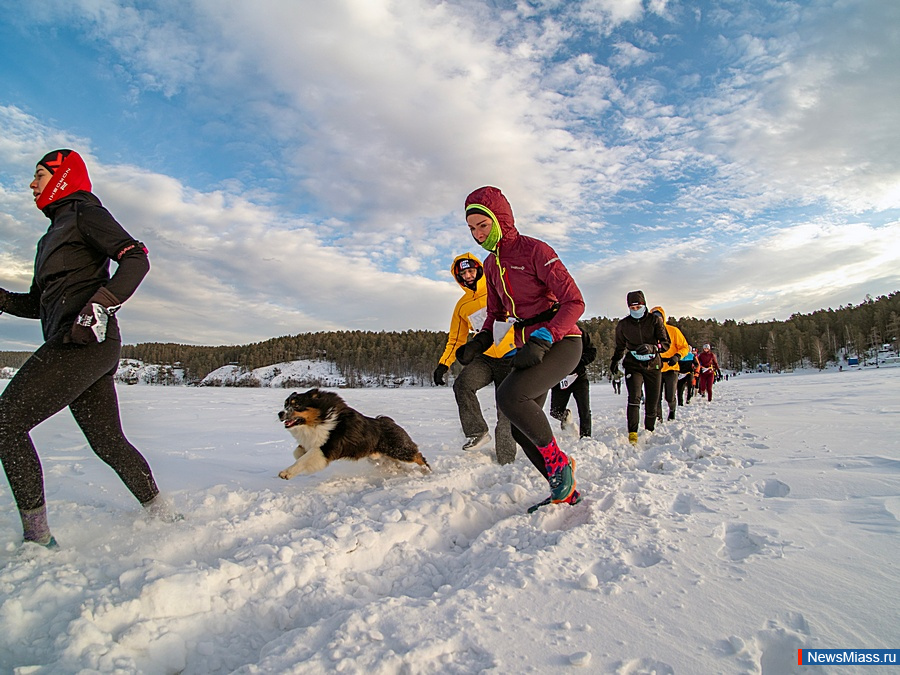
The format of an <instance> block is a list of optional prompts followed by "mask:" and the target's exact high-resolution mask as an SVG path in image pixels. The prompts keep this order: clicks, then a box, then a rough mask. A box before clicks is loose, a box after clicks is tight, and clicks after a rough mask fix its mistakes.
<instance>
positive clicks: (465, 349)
mask: <svg viewBox="0 0 900 675" xmlns="http://www.w3.org/2000/svg"><path fill="white" fill-rule="evenodd" d="M492 344H494V338H492V337H491V334H490V333H489V332H487V331H486V330H483V331H481V332H479V333H478V334H477V335H476V336H475V337H473V338H472V339H471V340H469V341H468V342H467V343H466V344H464V345H463V346H462V347H460V348H459V349H457V350H456V360H457V361H459V362H460V363H461V364H462V365H464V366H467V365H469V364H470V363H472V361H474V360H475V357H476V356H478V355H479V354H484V353H485V352H486V351H487V348H488V347H490V346H491V345H492Z"/></svg>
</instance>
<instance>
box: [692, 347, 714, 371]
mask: <svg viewBox="0 0 900 675" xmlns="http://www.w3.org/2000/svg"><path fill="white" fill-rule="evenodd" d="M697 361H698V362H699V363H700V368H701V369H702V370H703V371H704V372H705V371H707V370H709V369H710V368H712V369H713V370H714V371H716V372H717V373H718V372H719V359H717V358H716V355H715V354H713V353H712V352H703V351H701V352H700V353H699V354H697Z"/></svg>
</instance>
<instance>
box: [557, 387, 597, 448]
mask: <svg viewBox="0 0 900 675" xmlns="http://www.w3.org/2000/svg"><path fill="white" fill-rule="evenodd" d="M570 396H573V397H574V398H575V405H576V406H577V407H578V426H579V435H580V436H581V437H582V438H586V437H588V436H590V435H591V383H590V382H589V381H588V379H587V375H583V376H579V377H578V379H576V380H575V381H574V382H573V383H572V384H571V385H569V386H568V387H566V388H565V389H563V388H562V387H561V386H559V382H557V383H556V384H554V385H553V388H552V389H551V390H550V416H551V417H555V418H556V419H558V420H562V419H563V418H564V417H565V415H566V406H568V405H569V397H570Z"/></svg>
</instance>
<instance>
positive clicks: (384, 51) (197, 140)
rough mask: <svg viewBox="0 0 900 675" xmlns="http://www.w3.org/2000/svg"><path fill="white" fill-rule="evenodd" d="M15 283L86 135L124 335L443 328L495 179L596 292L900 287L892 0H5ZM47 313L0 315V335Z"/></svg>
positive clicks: (656, 299) (747, 303) (737, 296)
mask: <svg viewBox="0 0 900 675" xmlns="http://www.w3.org/2000/svg"><path fill="white" fill-rule="evenodd" d="M0 10H2V15H3V17H4V18H3V19H2V21H0V245H2V248H0V286H2V287H4V288H7V289H10V290H16V291H24V290H26V289H27V288H28V286H29V284H30V280H31V266H32V262H33V255H34V246H35V244H36V242H37V240H38V238H39V237H40V236H41V234H42V233H43V232H44V231H45V229H46V226H47V221H46V219H45V218H44V216H43V215H42V214H41V213H40V212H38V211H37V210H36V209H35V208H34V205H33V202H32V199H31V194H30V191H29V190H28V189H27V185H28V183H29V181H30V178H31V174H32V172H33V169H34V164H35V162H36V161H37V159H39V158H40V157H41V156H42V155H43V154H44V153H45V152H47V151H48V150H51V149H54V148H57V147H72V148H75V149H77V150H78V151H79V152H81V153H82V154H83V155H84V156H85V159H86V161H87V163H88V168H89V170H90V173H91V177H92V180H93V183H94V191H95V193H96V194H97V195H98V196H99V197H100V199H101V200H102V201H103V202H104V204H106V205H107V206H108V207H109V208H110V210H111V211H112V213H113V214H114V215H115V216H116V217H117V219H118V220H119V221H120V222H121V223H122V224H123V225H124V226H125V227H126V229H128V230H129V231H130V232H131V233H132V234H133V235H134V236H135V237H137V238H138V239H141V240H143V241H144V242H145V243H146V244H147V245H148V247H149V249H150V256H151V263H152V270H151V273H150V275H149V276H148V277H147V279H146V280H145V282H144V284H143V285H142V286H141V288H140V289H139V291H138V293H137V294H136V295H135V296H134V297H133V298H132V299H131V300H130V301H129V302H128V304H127V305H126V307H125V309H124V310H123V311H122V324H123V328H124V330H123V333H124V339H125V341H126V342H129V343H135V342H156V341H158V342H170V341H172V342H185V343H193V344H235V343H247V342H254V341H259V340H265V339H267V338H269V337H273V336H278V335H288V334H294V333H299V332H308V331H319V330H345V329H348V330H357V329H358V330H407V329H432V330H446V328H447V326H448V325H449V317H450V312H451V311H452V308H453V305H454V303H455V301H456V298H457V296H458V294H459V289H458V286H456V284H455V283H453V282H452V281H451V279H450V276H449V272H448V266H449V264H450V261H451V260H452V258H453V257H454V256H455V255H456V254H458V253H461V252H464V251H467V250H469V251H473V252H475V253H477V254H480V253H481V251H480V249H478V248H477V246H476V245H475V243H474V242H473V241H472V240H471V238H470V237H469V235H468V231H467V229H466V227H465V224H464V220H463V214H462V204H463V200H464V198H465V196H466V194H468V192H470V191H471V190H472V189H474V188H476V187H479V186H481V185H486V184H491V185H496V186H498V187H500V188H501V189H502V190H503V191H504V192H505V193H506V194H507V196H508V197H509V199H510V201H511V203H512V205H513V210H514V212H515V215H516V218H517V223H518V226H519V229H520V231H521V232H523V233H524V234H529V235H532V236H537V237H539V238H542V239H544V240H546V241H548V242H549V243H550V244H551V245H552V246H553V247H554V248H555V249H556V250H557V252H558V253H559V254H560V256H561V258H562V259H563V261H564V262H565V263H566V265H567V266H568V267H569V269H570V271H571V272H572V274H573V276H574V277H575V279H576V281H577V282H578V284H579V286H580V288H581V289H582V292H583V294H584V296H585V299H586V302H587V311H586V316H587V317H590V316H621V315H623V314H624V313H625V311H626V308H625V306H624V304H625V294H626V292H627V291H629V290H631V289H635V288H641V289H643V290H644V292H645V294H646V296H647V298H648V301H649V302H651V303H653V304H662V305H663V306H664V307H665V308H666V309H667V310H668V312H669V314H670V315H672V316H676V317H677V316H686V315H691V316H697V317H714V318H717V319H719V320H724V319H736V320H747V321H752V320H757V319H772V318H779V319H783V318H787V317H788V316H790V315H791V314H792V313H794V312H808V311H812V310H815V309H819V308H825V307H837V306H839V305H842V304H850V303H853V304H856V303H859V302H861V301H863V299H864V298H865V296H866V295H867V294H871V295H879V294H883V293H888V292H891V291H895V290H898V289H900V244H898V243H897V242H898V241H900V124H898V123H900V116H898V113H897V111H898V110H900V80H898V78H897V77H896V74H895V71H896V64H897V63H900V36H898V32H897V30H896V27H897V26H898V25H900V4H898V3H897V2H895V0H866V1H863V0H859V1H856V0H827V1H826V0H823V1H813V2H796V3H792V2H783V1H779V2H774V1H773V2H763V1H760V0H750V1H747V0H741V1H735V2H730V1H728V0H720V1H718V2H708V3H707V2H692V3H683V2H669V1H666V0H650V1H643V2H641V1H639V0H591V1H586V2H572V1H571V0H568V1H555V0H548V1H545V2H541V1H537V2H526V1H521V2H505V1H499V0H497V1H490V2H485V1H483V0H480V1H477V2H476V1H469V0H454V1H449V2H442V3H438V2H433V1H423V0H405V1H401V2H385V1H381V0H334V1H332V2H327V3H322V2H312V1H311V0H255V1H254V2H249V1H248V2H237V1H232V2H221V1H220V0H195V1H193V2H190V1H188V2H177V3H176V2H169V1H167V0H160V1H157V2H122V1H116V0H68V1H67V2H56V1H53V0H51V1H49V2H42V3H25V4H22V3H18V2H12V1H10V0H0ZM39 343H40V331H39V328H38V326H37V322H29V321H25V320H21V319H16V318H11V317H6V316H4V317H3V319H2V320H0V349H29V348H33V347H35V346H36V345H38V344H39Z"/></svg>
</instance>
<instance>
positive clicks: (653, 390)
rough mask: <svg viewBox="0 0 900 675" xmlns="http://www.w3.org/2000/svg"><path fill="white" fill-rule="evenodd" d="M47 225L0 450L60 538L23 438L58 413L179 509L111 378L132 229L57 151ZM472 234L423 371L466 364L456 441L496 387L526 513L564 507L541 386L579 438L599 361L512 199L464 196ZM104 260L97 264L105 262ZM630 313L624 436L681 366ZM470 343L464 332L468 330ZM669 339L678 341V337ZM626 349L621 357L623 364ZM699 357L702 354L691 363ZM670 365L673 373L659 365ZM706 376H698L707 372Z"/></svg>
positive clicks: (49, 540)
mask: <svg viewBox="0 0 900 675" xmlns="http://www.w3.org/2000/svg"><path fill="white" fill-rule="evenodd" d="M29 187H30V189H31V191H32V195H33V197H34V201H35V204H36V206H37V207H38V209H40V210H41V211H42V212H43V213H44V215H46V216H47V218H49V219H50V227H49V229H48V230H47V232H46V233H45V234H44V236H43V237H42V238H41V239H40V241H39V242H38V246H37V256H36V259H35V271H34V277H33V280H32V285H31V288H30V289H29V291H27V292H19V293H16V292H11V291H7V290H5V289H0V313H2V312H7V313H9V314H12V315H15V316H20V317H25V318H33V319H40V321H41V326H42V330H43V336H44V344H43V345H42V346H41V347H40V348H39V349H38V350H37V351H36V352H35V353H34V354H33V355H32V356H31V357H30V358H29V359H28V360H27V361H26V363H25V364H24V365H23V366H22V368H21V369H20V370H19V371H18V373H17V374H16V375H15V377H14V378H13V379H12V380H11V381H10V382H9V384H8V385H7V387H6V389H5V390H4V391H3V393H2V394H0V460H2V464H3V469H4V471H5V473H6V476H7V479H8V481H9V484H10V487H11V488H12V492H13V496H14V498H15V500H16V504H17V506H18V509H19V514H20V517H21V520H22V528H23V533H24V540H25V542H27V543H30V544H37V545H41V546H45V547H48V548H54V547H56V546H57V544H56V540H55V538H54V536H53V535H52V534H51V531H50V527H49V524H48V521H47V508H46V498H45V491H44V482H43V471H42V467H41V462H40V459H39V457H38V454H37V451H36V450H35V447H34V445H33V443H32V441H31V436H30V432H31V430H32V429H33V428H34V427H35V426H37V425H38V424H39V423H41V422H42V421H44V420H46V419H47V418H49V417H50V416H52V415H53V414H55V413H56V412H58V411H59V410H61V409H63V408H65V407H68V408H70V410H71V411H72V414H73V415H74V417H75V420H76V422H77V423H78V425H79V426H80V427H81V429H82V431H83V432H84V434H85V436H86V438H87V440H88V443H89V445H90V446H91V448H92V450H93V451H94V452H95V453H96V454H97V456H98V457H100V458H101V459H102V460H103V461H104V462H106V463H107V464H108V465H109V466H110V467H112V468H113V470H114V471H115V472H116V473H117V474H118V475H119V477H120V478H121V480H122V481H123V482H124V484H125V485H126V486H127V487H128V489H129V490H130V491H131V492H132V494H134V496H135V497H136V498H137V500H138V501H139V502H140V503H141V504H142V505H143V506H144V507H145V508H146V509H147V513H148V514H149V515H151V516H153V517H157V518H161V519H164V520H176V519H179V518H180V517H181V516H180V515H179V514H177V513H175V512H174V511H172V509H171V508H170V506H169V505H168V504H167V503H166V502H165V501H164V500H162V499H161V497H160V495H159V489H158V487H157V485H156V482H155V480H154V477H153V473H152V471H151V469H150V466H149V464H148V463H147V461H146V459H145V458H144V457H143V456H142V455H141V453H140V452H139V451H138V450H137V448H135V447H134V446H133V445H132V444H131V443H130V442H129V441H128V440H127V439H126V437H125V435H124V433H123V431H122V426H121V422H120V417H119V408H118V400H117V398H116V393H115V386H114V381H113V375H114V374H115V372H116V370H117V367H118V363H119V357H120V354H121V339H120V334H119V330H118V323H117V318H116V311H117V310H118V309H119V308H120V307H121V306H122V304H123V303H124V302H125V301H127V300H128V299H129V298H130V297H131V295H132V294H133V293H134V292H135V290H136V289H137V287H138V285H139V284H140V283H141V281H142V280H143V278H144V276H145V275H146V274H147V272H148V271H149V268H150V265H149V261H148V256H147V249H146V247H145V246H144V245H143V244H142V243H141V242H140V241H138V240H136V239H134V238H133V237H132V236H131V235H130V234H129V233H128V232H126V230H125V229H124V228H123V227H122V226H121V225H120V224H119V223H118V222H117V221H116V220H115V218H113V216H112V215H111V214H110V213H109V211H108V210H107V209H106V208H104V207H103V205H102V204H101V203H100V200H99V199H98V198H97V197H96V196H95V195H94V194H93V193H92V191H91V190H92V185H91V181H90V179H89V176H88V171H87V167H86V166H85V164H84V161H83V160H82V158H81V156H80V155H79V154H78V153H77V152H75V151H73V150H68V149H62V150H55V151H53V152H50V153H47V155H45V156H44V157H42V158H41V160H40V161H39V162H38V163H37V165H36V168H35V172H34V179H33V180H32V182H31V184H30V185H29ZM465 220H466V225H467V227H468V228H469V232H470V234H471V235H472V237H473V238H474V240H475V241H476V242H478V243H479V244H480V245H481V246H482V248H484V249H485V250H486V251H487V252H488V255H487V257H486V259H485V261H484V263H480V262H479V261H478V259H477V258H476V257H475V256H473V255H471V254H464V255H462V256H459V257H458V258H456V259H455V260H454V262H453V265H452V267H451V272H452V274H453V276H454V278H455V279H456V280H457V281H458V283H459V284H460V286H461V287H462V288H463V290H464V295H463V297H462V298H461V299H460V301H459V303H457V306H456V309H455V313H454V319H453V323H452V325H451V334H450V339H449V340H448V342H447V347H446V349H445V351H444V354H443V355H442V357H441V359H440V362H439V364H438V367H437V368H436V369H435V372H434V381H435V384H438V385H440V384H444V383H445V376H446V374H447V371H448V370H449V366H450V365H451V364H452V362H453V360H456V361H458V362H459V363H460V364H461V365H463V366H464V368H463V371H462V373H461V374H460V375H459V376H458V377H457V378H456V380H455V382H454V387H453V388H454V393H455V395H456V400H457V403H458V407H459V414H460V421H461V423H462V426H463V430H464V433H465V434H466V442H465V445H464V448H466V449H474V448H478V447H480V446H482V445H484V444H485V443H487V442H489V441H490V436H489V434H488V427H487V423H486V422H485V420H484V417H483V415H482V414H481V410H480V406H479V405H478V401H477V398H476V396H475V393H476V392H477V390H478V389H480V388H481V387H483V386H486V385H487V384H489V383H494V385H495V387H496V403H497V411H498V415H497V416H498V420H497V425H496V427H495V435H496V447H495V449H496V452H497V459H498V461H499V462H500V463H507V462H511V461H513V459H514V458H515V454H516V445H519V446H521V447H522V449H523V451H524V452H525V455H526V456H527V457H528V459H529V460H530V461H531V462H532V464H533V465H534V467H535V468H536V469H537V471H539V472H540V473H541V475H542V476H544V478H545V479H546V480H547V482H548V486H549V492H550V494H549V496H547V497H546V498H545V499H543V500H542V501H540V502H538V503H537V504H535V505H534V506H532V507H531V508H530V509H529V511H532V510H534V509H536V508H540V507H542V506H544V505H547V504H551V503H565V504H576V503H578V502H579V501H580V500H581V495H580V493H579V491H578V489H577V488H576V481H575V460H574V459H573V458H571V457H570V456H569V455H567V454H566V453H565V452H564V451H563V449H562V448H561V447H560V446H559V443H558V442H557V439H556V437H555V434H554V433H553V429H552V428H551V424H550V422H549V420H548V418H547V415H545V414H544V411H543V407H544V404H545V402H546V399H547V395H548V393H549V392H551V390H552V391H553V394H552V399H551V415H552V416H553V417H555V418H557V419H559V420H560V421H561V422H562V423H563V424H564V425H566V424H572V415H571V411H570V410H569V409H568V408H567V407H566V406H567V403H568V400H569V397H570V396H574V398H575V402H576V405H577V406H578V410H579V422H580V429H579V431H580V434H581V436H589V435H590V433H591V413H590V396H589V382H588V378H587V375H586V367H587V365H588V364H589V363H590V362H591V361H593V360H594V358H595V357H596V349H595V348H594V346H593V345H592V344H591V341H590V338H589V336H588V335H587V334H586V333H584V332H583V331H582V330H581V329H580V328H579V327H578V325H577V321H578V320H579V319H580V318H581V316H582V314H583V312H584V299H583V297H582V295H581V291H580V290H579V288H578V286H577V284H576V283H575V281H574V279H573V278H572V276H571V275H570V274H569V272H568V270H567V269H566V267H565V265H563V263H562V261H561V260H560V258H559V256H558V255H556V252H555V251H554V250H553V249H552V248H551V247H550V246H549V245H548V244H547V243H546V242H543V241H541V240H539V239H535V238H533V237H528V236H525V235H522V234H520V233H519V231H518V230H517V228H516V225H515V219H514V217H513V212H512V207H511V206H510V204H509V202H508V201H507V199H506V197H505V196H504V195H503V193H502V192H501V191H500V190H499V189H497V188H496V187H492V186H485V187H482V188H479V189H477V190H474V191H473V192H471V193H470V194H469V195H468V197H467V198H466V200H465ZM113 261H115V262H116V264H117V267H116V270H115V272H114V273H113V274H112V275H111V274H110V263H111V262H113ZM628 305H629V316H626V317H625V318H624V319H622V320H621V321H620V322H619V324H618V326H617V328H616V349H615V354H614V355H613V360H612V362H611V364H610V370H611V371H612V372H613V374H614V375H615V374H616V373H617V371H618V361H619V360H620V359H623V366H624V369H625V376H624V379H625V381H626V386H627V388H628V413H627V419H628V429H629V437H631V436H632V434H633V435H634V437H635V440H636V436H637V424H638V412H639V406H640V394H641V390H642V388H643V391H644V394H645V402H646V414H645V427H646V428H648V429H652V428H653V425H654V424H655V422H656V409H657V407H658V405H659V398H660V387H661V383H662V382H663V381H665V382H666V388H665V391H666V400H667V401H669V405H670V413H669V416H670V418H674V414H675V412H674V410H675V403H674V401H675V399H674V396H675V394H674V392H675V391H676V387H675V386H670V384H672V383H674V382H675V381H676V378H677V376H678V373H679V372H680V361H681V360H682V358H685V359H686V358H687V357H688V354H689V353H690V350H689V349H687V343H686V341H684V338H683V336H681V333H680V331H678V329H677V328H674V327H672V326H668V325H666V323H665V313H664V312H663V310H662V308H654V309H653V310H651V311H649V312H648V311H647V309H646V302H645V300H644V295H643V293H642V292H640V291H634V292H632V293H629V294H628ZM470 333H474V337H472V338H471V339H468V337H469V334H470ZM679 336H680V337H679ZM707 347H708V346H705V348H704V352H703V353H701V354H698V355H697V356H696V359H697V360H698V361H699V362H700V390H701V392H703V391H707V392H708V395H709V397H710V399H711V397H712V380H711V379H710V378H711V377H712V374H711V373H710V372H709V371H710V370H711V369H714V370H716V371H717V370H718V364H717V363H716V362H715V357H714V356H712V355H711V354H710V357H711V360H710V359H709V358H706V357H705V356H704V354H706V353H708V349H707ZM623 357H624V358H623ZM704 359H706V360H704ZM669 373H671V375H670V374H669ZM707 375H709V377H707Z"/></svg>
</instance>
